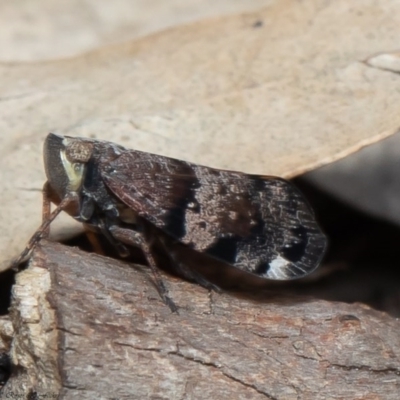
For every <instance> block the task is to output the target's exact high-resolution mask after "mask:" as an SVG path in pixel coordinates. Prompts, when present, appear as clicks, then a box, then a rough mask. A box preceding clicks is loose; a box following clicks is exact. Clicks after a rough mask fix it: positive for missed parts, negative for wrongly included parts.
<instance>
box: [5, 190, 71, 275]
mask: <svg viewBox="0 0 400 400" xmlns="http://www.w3.org/2000/svg"><path fill="white" fill-rule="evenodd" d="M44 196H45V195H44ZM46 201H47V200H43V204H45V202H46ZM72 201H76V199H75V196H74V195H70V196H66V197H64V198H63V199H62V200H61V202H60V204H59V205H58V206H57V207H56V208H55V209H54V211H53V212H51V213H50V214H49V213H48V212H49V210H48V209H47V205H46V206H45V207H44V208H45V209H44V211H43V221H42V225H40V227H39V228H38V229H37V231H36V232H35V233H34V234H33V235H32V237H31V238H30V239H29V242H28V244H27V245H26V247H25V249H24V250H23V251H22V253H21V254H20V255H19V256H18V257H17V258H16V259H15V260H14V261H13V262H12V263H11V268H12V269H14V270H18V265H20V264H21V263H22V262H23V261H25V260H26V259H27V257H28V256H29V253H30V252H31V250H32V249H33V248H34V247H35V246H36V244H37V243H38V242H39V240H40V239H42V237H43V236H46V235H47V234H48V230H49V226H50V224H51V223H52V222H53V220H54V219H55V218H56V217H57V215H58V214H60V212H61V211H63V210H64V209H65V208H66V207H67V206H68V204H69V203H71V202H72ZM46 204H47V203H46Z"/></svg>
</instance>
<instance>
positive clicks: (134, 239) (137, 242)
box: [109, 225, 178, 312]
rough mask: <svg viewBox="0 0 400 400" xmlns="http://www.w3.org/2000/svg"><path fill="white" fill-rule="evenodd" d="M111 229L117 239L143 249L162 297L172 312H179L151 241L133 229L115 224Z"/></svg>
mask: <svg viewBox="0 0 400 400" xmlns="http://www.w3.org/2000/svg"><path fill="white" fill-rule="evenodd" d="M109 231H110V232H111V234H112V235H113V236H114V237H115V239H117V240H120V241H121V242H123V243H126V244H128V245H131V246H137V247H140V248H141V249H142V251H143V253H144V255H145V257H146V260H147V262H148V264H149V267H150V270H151V272H152V274H153V279H154V283H155V286H156V289H157V291H158V293H159V295H160V297H161V299H162V300H163V301H164V303H165V304H166V305H167V306H168V307H169V308H170V309H171V311H172V312H177V311H178V307H177V306H176V304H175V303H174V302H173V301H172V300H171V298H170V297H168V295H167V293H168V292H167V289H166V288H165V285H164V282H163V280H162V277H161V274H160V271H159V270H158V268H157V263H156V260H155V259H154V257H153V254H152V251H151V247H150V245H151V243H149V241H148V240H147V239H146V237H145V235H144V233H143V232H140V231H134V230H131V229H125V228H120V227H119V226H115V225H113V226H110V228H109Z"/></svg>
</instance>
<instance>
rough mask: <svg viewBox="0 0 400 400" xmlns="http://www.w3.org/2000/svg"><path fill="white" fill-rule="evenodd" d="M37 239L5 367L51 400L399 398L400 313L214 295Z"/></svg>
mask: <svg viewBox="0 0 400 400" xmlns="http://www.w3.org/2000/svg"><path fill="white" fill-rule="evenodd" d="M150 276H151V275H150V273H149V270H148V269H147V268H146V267H141V266H137V265H129V264H127V263H123V262H121V261H117V260H113V259H110V258H106V257H102V256H98V255H95V254H88V253H84V252H82V251H79V250H77V249H74V248H68V247H65V246H63V245H60V244H55V243H50V242H46V241H42V242H41V245H40V246H38V247H37V248H36V250H35V251H34V254H33V256H32V259H31V262H30V266H29V268H28V269H27V270H25V271H23V272H21V273H20V274H18V275H17V282H16V284H15V286H14V288H13V305H12V311H11V319H12V321H13V324H14V327H15V330H16V332H15V337H14V341H13V344H12V352H11V354H12V359H13V363H14V364H15V367H14V374H13V376H12V377H11V378H10V380H9V382H8V383H7V385H6V386H5V388H4V390H3V395H5V396H6V395H7V393H9V392H10V391H13V392H14V393H19V394H24V395H25V396H28V395H32V394H33V393H37V394H38V395H39V397H40V396H41V395H42V396H43V395H45V394H46V395H47V396H54V397H55V396H57V395H58V394H60V397H59V398H61V399H75V398H76V399H78V398H79V399H94V398H96V399H111V398H114V399H213V398H218V399H233V398H234V399H285V400H290V399H311V398H312V399H326V398H329V399H331V398H337V399H339V398H340V399H342V398H343V399H361V398H362V399H397V398H398V393H399V392H400V335H399V332H400V321H399V320H396V319H393V318H391V317H389V316H388V315H387V314H384V313H381V312H378V311H375V310H372V309H370V308H369V307H367V306H363V305H359V304H354V305H349V304H343V303H329V302H326V301H319V300H310V299H304V298H297V297H294V298H288V297H286V298H282V297H280V296H279V295H271V294H270V293H268V292H260V293H258V294H257V296H251V295H244V294H241V295H236V294H234V293H223V294H216V293H210V292H208V291H207V290H205V289H203V288H200V287H199V286H197V285H194V284H191V283H187V282H184V281H182V280H180V279H178V278H172V277H168V276H165V281H166V285H167V287H168V290H169V293H170V296H171V297H172V298H173V300H174V301H175V302H176V303H177V304H178V305H179V306H180V309H179V314H172V313H171V311H170V310H169V308H168V307H167V306H165V305H164V304H163V303H162V301H161V300H160V298H159V296H158V294H157V291H156V289H155V288H154V286H153V285H152V283H151V278H150Z"/></svg>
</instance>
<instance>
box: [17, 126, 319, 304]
mask: <svg viewBox="0 0 400 400" xmlns="http://www.w3.org/2000/svg"><path fill="white" fill-rule="evenodd" d="M44 164H45V170H46V175H47V182H46V183H45V185H44V188H43V222H42V225H41V226H40V227H39V229H38V230H37V231H36V233H35V234H34V235H33V236H32V238H31V240H30V241H29V243H28V245H27V247H26V248H25V250H24V251H23V252H22V253H21V255H20V256H19V258H18V259H17V260H16V261H15V262H14V266H16V265H18V264H19V263H20V262H21V260H23V259H25V258H26V257H27V256H28V254H29V252H30V250H31V249H32V248H33V247H34V246H35V244H36V243H37V242H38V241H39V240H40V239H41V238H42V237H44V236H46V235H47V233H48V230H49V225H50V223H51V222H52V221H53V220H54V218H55V217H56V216H57V215H58V214H59V213H60V212H61V211H66V212H67V213H68V214H70V215H71V216H72V217H74V218H75V219H76V220H78V221H80V222H82V223H83V224H84V225H85V227H86V228H88V229H90V230H92V231H95V232H97V233H101V234H103V235H104V236H105V237H106V238H107V239H108V241H109V242H110V243H111V244H112V245H113V246H114V248H115V249H116V250H117V251H118V253H119V254H120V255H121V256H126V255H127V254H129V247H130V246H135V247H139V248H141V250H142V251H143V253H144V255H145V257H146V259H147V262H148V265H149V267H150V268H151V271H152V274H153V277H154V281H155V284H156V287H157V290H158V292H159V294H160V296H161V298H162V299H163V300H164V302H165V303H166V304H167V305H168V306H169V307H170V308H171V310H173V311H175V310H176V306H175V304H174V303H173V301H172V300H171V299H170V298H169V297H168V295H167V291H166V289H165V286H164V284H163V281H162V279H161V275H160V273H159V270H158V269H157V260H156V257H155V255H154V251H153V249H154V245H155V243H157V246H158V247H163V248H164V250H165V251H164V253H165V255H166V256H167V257H170V259H171V260H170V261H172V265H174V268H175V269H176V272H177V273H178V274H180V275H182V276H183V277H185V278H188V279H190V280H194V281H195V282H197V283H199V284H200V285H203V286H205V287H209V288H212V287H213V285H212V284H210V283H209V282H208V281H207V280H206V279H205V278H204V277H202V276H201V275H199V274H198V273H196V272H194V271H191V270H190V269H189V268H186V267H185V266H183V265H181V263H179V262H174V261H175V260H174V252H173V251H170V250H169V246H174V243H175V244H176V243H178V244H179V245H180V246H184V247H187V248H191V249H193V250H194V251H197V252H200V253H202V254H203V255H206V256H207V257H210V258H213V259H216V260H219V261H220V262H223V263H225V264H229V265H231V266H233V267H236V268H239V269H240V270H242V271H245V272H248V273H250V274H254V275H257V276H259V277H261V278H267V279H277V280H288V279H293V278H299V277H302V276H304V275H307V274H309V273H310V272H312V271H313V270H314V269H315V268H316V267H317V266H318V264H319V263H320V261H321V258H322V256H323V253H324V250H325V247H326V238H325V236H324V235H323V233H322V232H321V230H320V228H319V226H318V224H317V222H316V220H315V217H314V213H313V211H312V210H311V208H310V206H309V205H308V203H307V201H306V200H305V199H304V197H303V196H302V194H301V193H300V192H299V191H298V190H297V189H296V188H295V187H294V186H293V185H292V184H291V183H290V182H287V181H286V180H284V179H281V178H276V177H270V176H261V175H248V174H244V173H241V172H233V171H224V170H218V169H213V168H208V167H204V166H200V165H196V164H191V163H189V162H186V161H180V160H176V159H172V158H168V157H163V156H159V155H155V154H150V153H145V152H141V151H137V150H129V149H126V148H124V147H122V146H119V145H117V144H114V143H111V142H105V141H99V140H93V139H86V138H75V137H70V136H60V135H56V134H53V133H50V134H49V135H48V136H47V138H46V141H45V143H44ZM51 203H54V204H56V205H57V207H56V208H55V209H54V210H53V211H52V212H51Z"/></svg>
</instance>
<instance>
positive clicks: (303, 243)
mask: <svg viewBox="0 0 400 400" xmlns="http://www.w3.org/2000/svg"><path fill="white" fill-rule="evenodd" d="M292 233H293V236H295V239H294V238H293V239H292V242H290V243H286V245H287V246H288V247H282V248H281V250H280V253H281V254H282V255H283V256H284V257H285V258H286V259H287V260H289V261H291V262H296V261H299V260H301V258H302V257H303V256H304V253H305V251H306V248H307V245H308V238H307V229H306V228H304V226H301V225H300V226H298V227H297V228H294V229H292Z"/></svg>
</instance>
